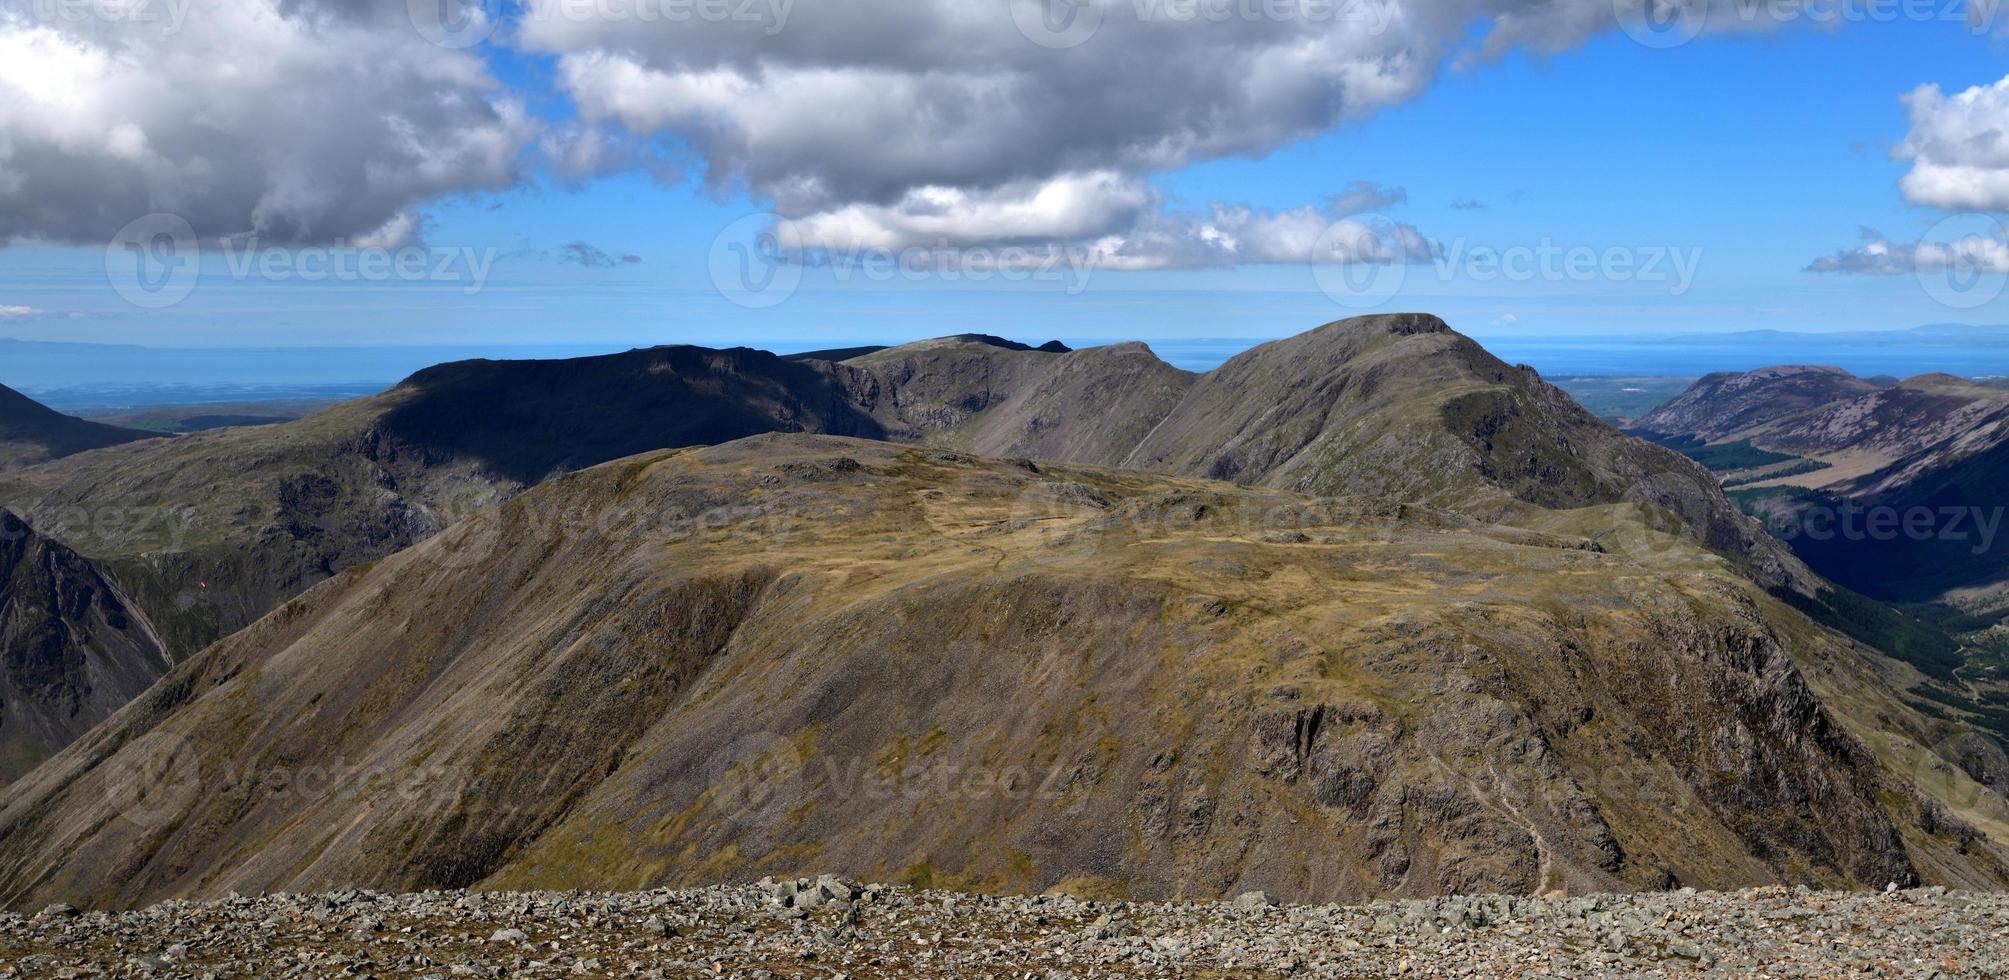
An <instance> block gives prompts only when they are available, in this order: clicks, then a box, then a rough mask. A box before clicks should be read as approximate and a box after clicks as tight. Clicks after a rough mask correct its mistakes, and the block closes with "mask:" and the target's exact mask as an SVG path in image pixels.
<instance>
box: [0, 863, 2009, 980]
mask: <svg viewBox="0 0 2009 980" xmlns="http://www.w3.org/2000/svg"><path fill="white" fill-rule="evenodd" d="M2005 962H2009V897H2005V896H2003V895H2001V894H1993V893H1987V894H1976V893H1963V892H1949V891H1946V890H1944V889H1937V888H1929V889H1919V890H1911V891H1892V892H1888V893H1885V894H1880V895H1869V894H1862V893H1833V892H1816V891H1809V890H1806V889H1804V888H1801V889H1789V888H1778V887H1772V888H1754V889H1748V890H1745V891H1741V892H1731V893H1710V892H1700V893H1698V892H1695V891H1693V890H1686V891H1681V892H1674V893H1663V894H1650V895H1592V896H1585V897H1569V898H1563V897H1550V898H1545V899H1542V898H1517V897H1505V896H1447V897H1443V898H1435V899H1428V900H1422V901H1401V902H1380V903H1375V904H1371V905H1360V906H1331V905H1328V906H1286V905H1279V904H1277V903H1276V902H1275V901H1274V900H1273V899H1271V898H1270V897H1269V896H1267V895H1265V894H1263V893H1261V892H1251V893H1246V894H1244V895H1242V896H1240V897H1238V898H1237V899H1235V900H1234V901H1232V902H1225V903H1206V904H1195V903H1186V902H1164V903H1135V902H1120V901H1090V900H1081V899H1077V898H1073V897H1070V896H1067V895H1064V894H1049V895H1037V896H1028V897H994V896H986V895H968V894H957V893H952V892H941V891H921V890H915V889H910V888H902V887H888V886H884V885H864V884H859V883H857V882H852V881H847V880H845V879H842V878H837V877H834V876H829V875H825V876H822V877H819V878H814V879H807V878H805V879H799V880H794V879H791V880H782V881H775V880H772V879H770V880H767V881H763V882H761V883H759V884H755V885H742V886H731V887H714V888H705V889H693V890H685V891H669V890H659V891H653V892H644V893H631V894H594V893H580V892H535V893H507V892H491V893H477V892H428V893H423V894H377V893H370V892H357V891H347V892H339V893H331V894H320V895H270V896H261V897H231V898H228V899H223V900H219V901H213V902H167V903H163V904H161V905H156V906H153V907H150V908H146V909H142V910H139V911H133V912H116V913H105V912H80V911H78V910H77V909H75V908H72V907H70V906H67V905H54V906H50V907H48V908H46V909H44V910H42V911H41V912H39V913H37V914H34V915H22V914H4V915H0V976H15V977H28V976H35V977H85V976H110V977H155V978H162V980H170V978H187V980H196V978H215V980H224V978H259V980H270V978H282V977H283V978H290V977H328V976H374V977H386V978H388V977H404V978H427V980H447V978H451V977H563V976H603V977H637V978H676V977H724V978H734V980H777V978H784V977H786V978H828V980H838V978H865V977H875V978H876V977H885V978H983V977H988V978H1000V980H1002V978H1026V977H1032V978H1039V980H1075V978H1082V980H1086V978H1093V977H1110V978H1118V977H1167V976H1179V977H1230V976H1232V977H1303V976H1310V977H1332V978H1378V977H1389V976H1424V977H1517V976H1527V977H1535V976H1540V977H1552V978H1578V977H1582V978H1599V980H1603V978H1633V977H1637V978H1659V977H1688V976H1696V975H1710V976H1725V977H1773V978H1798V977H1835V976H1865V977H1919V978H1927V980H1954V978H1982V977H1991V976H2000V975H2001V974H2000V972H1999V971H2000V970H2001V968H2002V966H2003V964H2004V963H2005Z"/></svg>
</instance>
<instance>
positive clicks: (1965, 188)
mask: <svg viewBox="0 0 2009 980" xmlns="http://www.w3.org/2000/svg"><path fill="white" fill-rule="evenodd" d="M1904 103H1905V105H1906V106H1908V107H1909V108H1910V110H1911V131H1910V133H1908V134H1907V135H1906V136H1905V138H1904V142H1902V143H1899V144H1898V145H1897V147H1896V149H1894V150H1893V151H1892V154H1893V155H1894V156H1895V157H1897V158H1898V159H1902V160H1910V161H1911V172H1910V173H1907V174H1905V175H1904V177H1903V178H1902V179H1900V180H1899V181H1898V190H1899V191H1901V192H1902V193H1903V194H1904V198H1905V200H1907V201H1910V202H1912V203H1914V204H1925V205H1930V206H1932V207H1937V208H1943V209H1946V210H1949V211H1958V210H1973V211H2009V78H2003V79H2002V80H2001V81H1999V82H1996V83H1994V84H1993V85H1987V86H1981V85H1977V86H1974V87H1973V88H1970V89H1967V90H1966V91H1964V92H1960V93H1958V94H1955V95H1952V96H1948V95H1946V94H1944V93H1942V92H1941V91H1940V89H1939V86H1937V85H1921V86H1919V87H1918V88H1916V89H1913V90H1912V91H1911V92H1909V93H1907V94H1906V95H1905V96H1904Z"/></svg>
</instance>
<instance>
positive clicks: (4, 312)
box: [0, 306, 37, 317]
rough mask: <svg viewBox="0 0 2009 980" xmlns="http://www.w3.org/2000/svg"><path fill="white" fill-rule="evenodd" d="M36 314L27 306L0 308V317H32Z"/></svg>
mask: <svg viewBox="0 0 2009 980" xmlns="http://www.w3.org/2000/svg"><path fill="white" fill-rule="evenodd" d="M36 312H37V311H36V310H35V309H34V308H33V307H29V306H0V317H16V316H33V315H34V314H35V313H36Z"/></svg>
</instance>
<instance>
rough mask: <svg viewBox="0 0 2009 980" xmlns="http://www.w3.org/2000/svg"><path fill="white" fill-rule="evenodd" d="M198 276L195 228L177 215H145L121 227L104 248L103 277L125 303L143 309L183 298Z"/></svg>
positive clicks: (199, 257)
mask: <svg viewBox="0 0 2009 980" xmlns="http://www.w3.org/2000/svg"><path fill="white" fill-rule="evenodd" d="M201 276H202V249H201V246H200V243H198V242H197V240H196V237H195V228H194V227H193V226H191V225H190V224H189V223H188V221H187V220H186V219H184V218H182V217H181V216H180V215H175V214H149V215H147V216H146V217H144V218H140V219H138V220H136V221H134V222H132V223H130V224H128V225H126V226H125V227H124V228H121V229H119V233H118V234H116V235H113V236H112V241H111V244H110V245H107V246H106V247H105V278H106V279H107V280H109V281H110V282H111V284H112V289H113V290H114V291H116V292H117V293H118V294H119V295H120V296H122V297H125V301H126V302H128V303H131V304H132V305H134V306H137V307H139V308H141V309H144V310H161V309H166V308H167V307H170V306H173V305H174V304H176V303H179V302H181V301H182V300H184V299H187V298H188V294H189V293H192V292H194V291H195V283H196V280H197V279H199V278H201Z"/></svg>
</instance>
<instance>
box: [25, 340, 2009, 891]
mask: <svg viewBox="0 0 2009 980" xmlns="http://www.w3.org/2000/svg"><path fill="white" fill-rule="evenodd" d="M1872 393H1873V392H1861V393H1859V394H1860V395H1867V394H1872ZM1661 438H1663V441H1670V440H1668V439H1667V437H1666V436H1665V435H1662V436H1661ZM1690 438H1694V437H1690ZM700 446H706V447H710V448H703V449H699V448H694V447H700ZM0 504H5V505H7V506H10V507H13V508H15V510H16V511H17V512H18V513H20V514H21V515H22V517H23V518H24V519H25V521H26V523H27V526H29V527H32V528H33V529H34V532H33V533H34V534H35V535H36V537H37V539H38V540H45V541H49V542H52V543H53V542H56V541H60V542H61V543H62V547H63V548H64V549H65V551H66V553H68V554H72V555H75V556H77V558H78V561H79V562H82V563H83V564H81V565H78V566H77V568H78V571H77V575H79V576H85V579H84V580H86V581H101V582H103V583H105V585H106V586H107V594H111V593H114V592H115V594H116V596H117V597H118V598H119V600H120V601H121V602H122V603H125V604H127V605H128V607H129V608H130V610H131V611H132V612H133V616H132V617H131V618H130V620H129V621H139V622H143V623H145V624H146V629H145V631H144V632H145V633H146V634H147V635H148V636H149V637H154V638H157V639H156V640H155V643H156V649H157V650H159V651H161V652H162V653H163V654H164V655H163V656H161V657H160V658H158V659H156V660H152V661H147V662H148V663H153V664H158V665H159V667H158V668H157V669H164V670H165V671H166V673H165V675H164V676H162V678H161V679H160V680H159V681H158V682H156V683H154V684H153V685H152V686H151V687H149V688H147V689H146V692H145V693H144V694H140V695H139V696H138V697H137V698H136V699H134V700H132V701H131V702H130V703H128V704H126V705H125V707H123V708H119V709H118V710H117V711H116V712H111V710H110V708H109V707H104V706H102V704H103V702H105V701H108V700H116V698H112V697H109V695H115V694H118V693H119V691H118V690H116V689H114V688H113V687H111V686H107V687H106V688H105V691H106V692H107V693H108V697H107V698H105V699H100V701H94V702H93V706H94V707H93V710H94V711H97V712H98V713H99V714H100V715H102V714H107V713H108V714H109V717H108V718H105V720H104V721H103V723H102V724H99V725H97V726H96V727H95V728H91V729H90V731H89V732H88V734H84V735H82V737H81V738H76V740H75V741H73V742H71V743H69V744H68V747H67V748H62V746H61V738H62V737H64V736H63V735H62V733H55V734H52V735H50V736H49V737H48V738H47V739H45V746H44V748H45V750H46V751H54V750H55V749H57V748H62V750H61V752H60V753H59V754H57V755H56V757H55V758H53V759H51V760H50V761H48V762H47V763H45V764H44V765H42V766H40V767H38V768H37V769H35V770H34V771H33V772H30V773H28V774H27V775H25V776H22V777H20V778H19V779H17V780H15V781H14V782H13V784H11V785H10V786H9V787H8V788H7V789H6V790H5V792H4V793H0V896H4V900H5V901H6V902H7V903H8V904H9V905H12V906H16V907H19V906H24V905H28V904H31V903H34V902H39V901H47V900H54V899H57V898H61V899H63V900H77V901H88V902H90V903H92V904H93V905H131V904H137V903H142V902H146V901H149V900H152V899H156V898H161V897H168V896H177V895H196V894H221V893H224V892H227V891H230V890H233V889H236V890H259V889H280V888H283V889H288V890H293V889H304V888H324V887H326V888H333V887H351V886H361V887H380V888H391V887H396V888H426V887H458V886H464V885H481V886H484V887H519V886H539V887H558V888H569V887H595V888H606V887H630V886H633V887H641V886H645V885H650V884H653V883H663V882H671V881H675V882H702V881H718V880H727V879H739V878H745V877H748V876H758V875H759V874H764V873H770V872H772V873H795V872H798V871H806V870H810V869H812V868H814V869H819V870H837V871H840V872H842V873H847V874H856V875H859V876H864V877H872V878H881V879H883V878H887V877H891V876H898V877H900V878H901V879H902V880H910V881H916V882H932V881H940V882H944V883H954V884H958V885H965V886H969V887H979V888H990V889H1010V890H1039V889H1045V888H1051V887H1067V888H1072V889H1076V890H1085V891H1096V892H1114V893H1123V894H1130V895H1135V896H1139V897H1150V896H1171V895H1183V896H1201V895H1209V896H1210V895H1219V894H1225V893H1228V892H1229V891H1231V890H1233V889H1236V888H1239V887H1242V886H1245V885H1254V886H1257V887H1269V888H1274V889H1276V890H1278V891H1280V892H1282V893H1285V894H1288V895H1291V896H1294V897H1307V898H1309V897H1328V898H1340V897H1361V896H1367V895H1378V894H1416V895H1420V894H1435V893H1441V892H1448V891H1470V890H1507V891H1536V890H1546V889H1548V888H1551V887H1567V888H1573V889H1586V888H1590V889H1604V888H1642V887H1647V888H1650V887H1667V886H1670V885H1673V884H1676V883H1688V884H1697V885H1704V886H1711V887H1730V886H1733V885H1739V884H1746V883H1758V882H1767V881H1804V882H1810V883H1825V884H1835V885H1846V886H1852V887H1880V886H1882V885H1883V884H1885V883H1886V882H1891V881H1896V882H1899V883H1909V882H1913V881H1926V882H1939V883H1947V884H1959V885H1969V886H1979V885H1992V884H1999V883H2003V882H2009V864H2005V858H2004V852H2003V851H2002V850H2001V847H2000V843H1999V842H2003V841H2009V805H2005V804H2004V802H2003V799H2002V797H2001V796H2000V795H1999V794H2000V793H2002V792H2003V791H2005V790H2009V757H2005V756H2004V754H2003V752H2002V749H2001V747H2000V745H1999V744H1998V743H1997V742H1995V741H1994V740H1993V739H1992V738H1990V737H1988V736H1987V735H1985V734H1983V733H1981V732H1980V731H1979V730H1978V729H1977V727H1976V725H1975V724H1974V723H1973V718H1974V717H1975V716H1976V715H1977V714H1979V713H1982V712H1985V711H1986V710H1987V709H1986V708H1985V707H1984V706H1980V705H1966V706H1960V705H1952V704H1947V705H1941V706H1936V707H1935V706H1924V707H1922V706H1921V702H1920V700H1919V698H1918V697H1917V696H1916V694H1915V693H1914V692H1915V691H1916V690H1918V689H1921V688H1930V686H1931V685H1932V684H1933V683H1935V681H1934V679H1933V678H1931V677H1928V676H1926V675H1924V674H1921V673H1920V671H1919V670H1918V669H1917V668H1916V667H1915V665H1914V664H1911V663H1907V662H1905V661H1903V660H1899V659H1893V658H1892V657H1890V656H1887V655H1886V654H1888V653H1890V652H1892V651H1890V650H1883V649H1877V648H1875V647H1874V646H1873V645H1870V644H1866V643H1864V642H1859V639H1851V638H1850V637H1849V636H1847V635H1843V634H1842V633H1837V632H1834V631H1832V630H1830V629H1828V628H1826V627H1825V626H1823V625H1821V624H1820V623H1817V622H1816V621H1815V620H1814V619H1810V618H1808V615H1807V613H1809V612H1812V613H1815V614H1821V613H1823V612H1826V613H1832V612H1833V611H1834V610H1833V608H1832V607H1831V606H1824V605H1823V603H1827V602H1830V601H1831V596H1832V590H1830V589H1829V588H1828V586H1827V583H1826V582H1824V581H1823V580H1822V579H1821V578H1820V577H1819V576H1817V575H1816V574H1814V572H1812V571H1810V570H1809V569H1808V568H1807V567H1806V566H1805V565H1804V564H1802V562H1801V561H1800V559H1799V558H1798V557H1796V556H1795V555H1794V554H1793V552H1792V551H1791V550H1790V549H1788V548H1787V547H1786V546H1785V545H1784V544H1782V543H1780V542H1779V541H1778V540H1776V539H1774V538H1773V537H1772V536H1770V535H1768V534H1766V533H1765V531H1764V529H1763V528H1762V527H1761V526H1760V525H1759V524H1757V523H1756V522H1755V521H1753V520H1751V519H1750V518H1747V517H1745V516H1744V515H1743V514H1741V513H1739V511H1738V510H1737V508H1736V507H1735V506H1734V505H1733V504H1732V502H1731V501H1730V499H1729V498H1728V497H1727V496H1726V495H1725V494H1724V492H1723V491H1722V489H1721V488H1720V487H1719V486H1718V483H1717V479H1716V477H1715V476H1713V475H1712V474H1711V473H1710V472H1709V470H1707V469H1705V468H1704V467H1703V466H1702V465H1700V464H1698V463H1696V462H1694V461H1692V460H1690V459H1688V458H1686V457H1685V456H1684V455H1682V454H1681V453H1680V452H1677V451H1675V450H1674V449H1670V448H1667V447H1664V446H1661V445H1656V444H1654V443H1653V442H1650V441H1645V440H1641V439H1636V438H1632V437H1629V436H1626V435H1623V434H1621V433H1618V432H1616V431H1614V430H1612V429H1610V428H1609V427H1607V426H1605V425H1604V424H1603V423H1601V422H1599V421H1598V420H1597V419H1596V418H1594V417H1592V416H1591V415H1590V414H1589V413H1587V412H1585V411H1584V410H1583V409H1581V408H1580V407H1578V406H1577V405H1576V404H1575V403H1574V402H1573V401H1571V400H1570V399H1569V398H1568V397H1567V396H1566V395H1564V394H1563V393H1561V392H1560V391H1558V390H1557V389H1555V388H1553V387H1552V386H1550V385H1548V384H1547V383H1546V382H1544V381H1542V380H1541V378H1540V377H1539V376H1537V375H1536V374H1535V372H1533V371H1532V370H1530V369H1526V368H1520V367H1514V366H1510V365H1507V364H1505V363H1503V362H1501V361H1499V360H1498V359H1497V358H1494V357H1492V356H1491V355H1490V354H1488V353H1486V351H1485V350H1483V349H1482V348H1481V347H1480V346H1479V345H1478V344H1476V343H1474V342H1472V341H1471V340H1470V339H1468V338H1465V337H1463V336H1462V335H1459V334H1457V333H1456V332H1454V331H1452V330H1450V329H1449V328H1448V327H1447V326H1446V325H1445V324H1444V323H1443V322H1442V321H1440V320H1438V319H1436V318H1434V317H1430V316H1426V315H1420V314H1401V315H1388V316H1376V317H1364V318H1358V319H1355V320H1349V321H1342V322H1340V323H1335V324H1329V325H1327V326H1324V327H1320V328H1318V329H1316V330H1313V331H1311V332H1309V333H1306V334H1302V335H1299V336H1297V337H1294V338H1291V339H1288V340H1284V341H1279V342H1276V343H1273V344H1267V345H1263V346H1260V347H1257V348H1254V349H1252V350H1250V351H1248V352H1246V353H1244V354H1242V355H1239V356H1237V357H1235V358H1233V359H1231V360H1230V361H1228V362H1227V363H1226V364H1224V365H1222V366H1221V367H1220V368H1218V369H1216V370H1214V371H1211V372H1207V373H1204V374H1201V373H1193V372H1188V371H1183V370H1179V369H1177V368H1175V367H1172V366H1170V365H1168V364H1166V363H1164V362H1163V361H1161V360H1159V359H1158V358H1157V357H1156V356H1154V355H1153V354H1152V353H1151V351H1150V350H1149V349H1148V348H1146V347H1145V346H1144V345H1141V344H1116V345H1110V346H1104V347H1097V348H1088V349H1083V350H1067V349H1065V348H1064V347H1063V346H1062V345H1057V344H1055V345H1048V346H1047V347H1045V348H1031V347H1028V346H1027V345H1023V344H1015V343H1011V342H1004V341H1000V340H998V339H997V338H991V337H983V336H969V335H966V336H960V337H952V338H943V339H941V340H935V341H924V342H920V343H916V344H908V345H903V346H899V347H890V348H877V349H857V350H845V351H831V352H815V353H812V354H810V355H797V356H792V357H787V358H784V357H778V356H776V355H773V354H770V353H767V352H764V351H756V350H751V349H746V348H735V349H730V350H709V349H704V348H695V347H662V348H650V349H645V350H636V351H630V352H626V353H622V354H613V355H605V356H600V357H591V358H577V359H566V360H551V361H468V362H458V363H451V364H444V365H440V366H438V367H435V368H430V369H427V370H425V371H421V372H419V373H418V374H415V375H413V376H412V377H411V378H409V379H407V380H406V381H405V382H403V383H402V384H400V385H398V386H396V387H395V388H393V389H391V390H389V391H387V392H384V393H382V394H380V395H376V396H373V397H370V398H365V399H361V400H357V401H352V402H348V403H344V404H341V405H337V406H335V407H333V408H329V409H327V410H324V411H322V412H319V413H317V414H314V415H311V416H308V417H306V418H303V419H300V420H298V421H293V422H286V423H282V424H276V425H265V426H259V427H255V428H223V429H215V430H210V431H204V432H197V433H191V434H187V435H181V436H176V437H173V438H166V439H155V440H149V441H145V442H133V443H128V444H123V445H114V446H109V447H106V448H101V449H98V450H95V451H92V452H87V453H82V454H79V455H74V456H69V457H66V458H61V459H54V460H51V461H48V462H44V463H41V464H39V465H34V466H30V467H25V468H20V469H16V470H11V471H8V472H6V473H4V474H0ZM68 549H74V551H68ZM85 556H87V557H85ZM89 576H96V578H95V579H92V578H89ZM35 601H37V602H40V603H41V604H42V605H44V606H48V605H51V604H59V603H58V602H57V600H55V599H52V598H49V597H47V595H46V594H44V595H43V598H41V599H38V600H35ZM110 628H111V627H110V621H109V619H107V620H106V622H105V623H104V624H98V623H97V622H96V621H92V626H91V629H92V630H94V631H96V630H103V629H110ZM122 662H124V661H122ZM132 662H138V661H132ZM170 664H171V666H169V665H170ZM146 679H151V678H150V677H149V678H146ZM87 714H88V713H86V715H87ZM75 716H76V717H85V715H75ZM69 737H75V735H74V733H71V734H70V736H69ZM303 775H305V776H306V777H307V778H305V779H301V778H299V777H301V776H303ZM970 778H976V779H979V780H980V781H981V780H988V781H989V788H983V789H980V790H970V789H968V788H967V787H966V786H965V785H964V784H963V783H962V782H960V781H959V780H963V779H970ZM859 779H863V780H866V782H865V783H859V782H857V780H859ZM943 780H946V782H944V781H943ZM1003 784H1009V785H1003ZM861 786H876V787H880V788H879V789H876V790H874V789H861V788H860V787H861ZM887 786H890V787H891V791H890V796H889V795H887V794H888V791H887V790H886V789H885V787H887ZM1035 792H1039V793H1046V794H1048V795H1045V796H1031V795H1028V794H1031V793H1035ZM1314 858H1316V860H1314Z"/></svg>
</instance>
